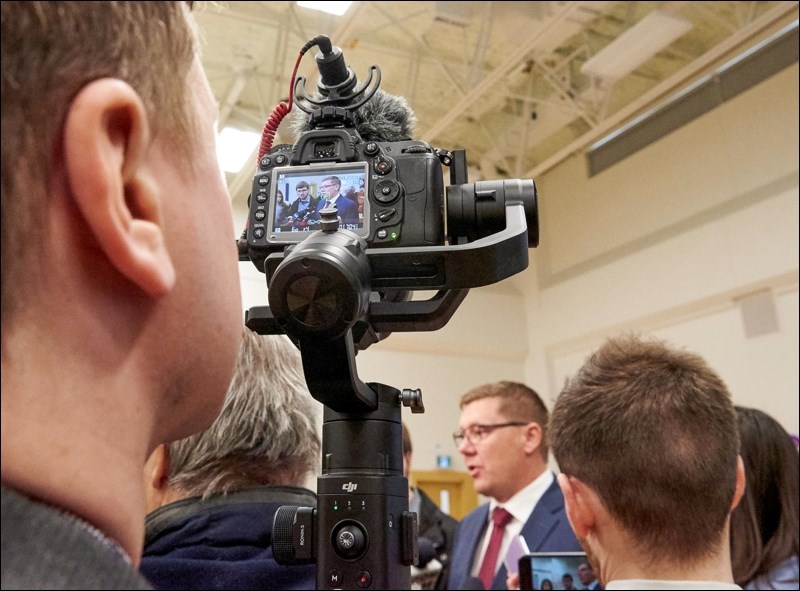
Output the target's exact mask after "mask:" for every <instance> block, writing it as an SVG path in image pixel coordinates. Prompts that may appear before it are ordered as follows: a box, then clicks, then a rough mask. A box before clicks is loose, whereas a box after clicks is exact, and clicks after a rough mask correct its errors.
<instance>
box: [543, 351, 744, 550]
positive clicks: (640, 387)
mask: <svg viewBox="0 0 800 591" xmlns="http://www.w3.org/2000/svg"><path fill="white" fill-rule="evenodd" d="M550 437H551V445H552V448H553V453H554V455H555V458H556V461H557V462H558V464H559V467H560V469H561V471H562V473H564V474H565V475H567V476H573V477H575V478H577V479H578V480H580V481H582V482H583V483H584V484H586V485H588V486H589V487H590V488H591V489H592V490H594V491H595V493H596V494H597V495H598V497H599V498H600V500H601V501H602V503H603V505H604V507H605V508H606V510H607V511H608V512H609V514H610V515H611V517H612V518H613V520H614V521H615V522H616V523H617V524H618V525H619V526H621V528H623V529H624V530H625V531H626V532H627V534H628V535H629V536H630V537H631V538H632V541H633V543H635V544H636V547H637V551H638V552H639V553H640V554H642V555H643V556H645V557H649V558H651V559H652V560H658V561H667V562H672V563H678V564H688V563H693V562H694V561H697V560H701V559H702V558H703V557H706V556H709V555H711V554H712V553H714V552H718V551H719V550H720V545H721V543H722V542H723V541H724V538H723V537H722V533H723V531H724V528H725V526H726V524H727V523H728V515H729V514H730V511H731V506H732V502H733V499H734V494H735V490H736V485H737V465H738V453H739V437H738V434H737V429H736V414H735V412H734V408H733V403H732V401H731V398H730V394H729V392H728V389H727V388H726V386H725V384H724V382H723V381H722V380H721V379H720V377H719V376H718V375H717V374H716V373H715V372H714V371H713V370H712V369H711V368H710V367H709V366H708V365H707V364H706V362H705V361H704V360H703V359H702V358H701V357H700V356H698V355H695V354H692V353H689V352H685V351H682V350H678V349H675V348H672V347H670V346H668V345H667V344H666V343H664V342H661V341H657V340H644V339H641V338H637V337H635V336H623V337H620V338H613V339H609V340H608V341H607V342H606V343H605V344H603V345H602V346H601V347H600V348H599V349H598V350H597V351H596V352H595V353H594V354H592V355H591V356H590V357H589V358H588V359H587V360H586V362H585V363H584V365H583V366H582V368H581V369H580V370H579V371H578V372H577V373H576V374H575V376H574V377H573V378H571V379H570V380H568V382H567V383H566V385H565V387H564V389H563V391H562V392H561V394H560V396H559V397H558V399H557V400H556V403H555V405H554V408H553V411H552V413H551V417H550Z"/></svg>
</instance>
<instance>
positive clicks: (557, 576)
mask: <svg viewBox="0 0 800 591" xmlns="http://www.w3.org/2000/svg"><path fill="white" fill-rule="evenodd" d="M584 562H586V554H584V553H583V552H533V553H530V554H525V555H524V556H522V557H521V558H520V559H519V588H520V590H521V591H530V590H532V589H537V590H538V589H542V588H544V589H569V588H570V587H569V586H566V585H565V583H569V580H570V579H571V580H572V588H574V589H582V588H583V585H581V582H580V580H579V579H578V567H579V566H580V565H581V564H582V563H584ZM547 582H549V583H550V586H549V587H548V586H547Z"/></svg>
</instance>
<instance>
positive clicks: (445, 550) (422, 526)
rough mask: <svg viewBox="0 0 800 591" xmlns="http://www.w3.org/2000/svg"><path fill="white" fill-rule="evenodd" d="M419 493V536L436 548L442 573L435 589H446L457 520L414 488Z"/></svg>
mask: <svg viewBox="0 0 800 591" xmlns="http://www.w3.org/2000/svg"><path fill="white" fill-rule="evenodd" d="M414 494H415V495H419V500H420V509H419V514H418V516H417V517H418V520H419V537H421V538H428V539H429V540H430V541H431V542H432V543H433V547H434V548H435V549H436V560H438V561H439V562H441V563H442V567H443V568H442V574H441V575H440V576H439V579H438V581H437V582H436V587H435V588H436V589H447V577H448V575H449V571H450V566H449V565H450V556H451V555H452V553H453V538H454V537H455V533H456V527H457V526H458V521H456V520H455V519H453V518H452V517H450V516H449V515H447V514H446V513H443V512H442V511H441V510H440V509H439V507H437V506H436V503H434V502H433V501H432V500H431V498H430V497H429V496H428V495H427V494H425V492H424V491H422V490H421V489H419V488H415V489H414Z"/></svg>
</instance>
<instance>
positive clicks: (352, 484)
mask: <svg viewBox="0 0 800 591" xmlns="http://www.w3.org/2000/svg"><path fill="white" fill-rule="evenodd" d="M357 488H358V484H356V483H355V482H347V483H345V484H343V485H342V490H343V491H345V492H349V493H351V492H353V491H354V490H356V489H357Z"/></svg>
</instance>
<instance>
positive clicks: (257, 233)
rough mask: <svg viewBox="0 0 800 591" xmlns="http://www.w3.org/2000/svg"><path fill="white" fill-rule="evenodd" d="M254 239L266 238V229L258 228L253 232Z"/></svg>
mask: <svg viewBox="0 0 800 591" xmlns="http://www.w3.org/2000/svg"><path fill="white" fill-rule="evenodd" d="M253 237H255V238H263V237H264V228H256V229H255V230H253Z"/></svg>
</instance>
